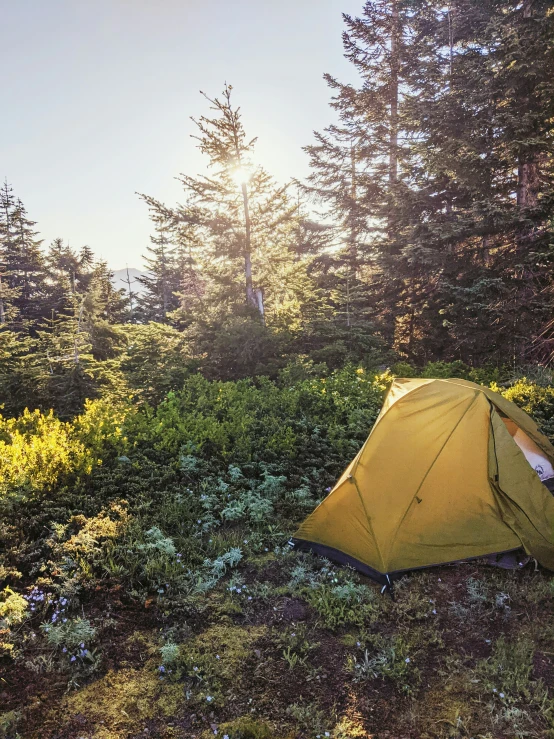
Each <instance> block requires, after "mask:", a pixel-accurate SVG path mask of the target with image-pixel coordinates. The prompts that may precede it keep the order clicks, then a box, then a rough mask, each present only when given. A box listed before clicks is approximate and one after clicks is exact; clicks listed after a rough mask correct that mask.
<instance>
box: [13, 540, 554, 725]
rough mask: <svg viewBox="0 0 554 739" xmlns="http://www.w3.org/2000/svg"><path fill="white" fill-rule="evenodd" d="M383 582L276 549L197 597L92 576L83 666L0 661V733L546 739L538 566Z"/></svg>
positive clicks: (543, 609) (549, 717) (548, 599)
mask: <svg viewBox="0 0 554 739" xmlns="http://www.w3.org/2000/svg"><path fill="white" fill-rule="evenodd" d="M395 590H396V593H395V599H394V600H393V599H391V598H390V596H389V595H386V594H385V595H382V594H381V593H380V588H379V587H378V586H377V585H376V584H375V583H373V582H372V581H370V580H366V579H365V578H363V577H361V576H359V575H357V574H355V573H353V572H352V571H349V570H345V569H344V568H340V567H335V566H333V565H331V564H330V563H329V562H327V561H325V560H322V559H317V558H315V557H312V556H311V555H309V554H302V553H297V552H293V551H292V552H289V551H286V550H285V549H283V550H282V551H280V552H279V551H278V552H277V553H275V552H267V553H265V552H264V553H262V554H257V555H255V556H252V557H250V558H245V559H243V560H242V562H241V563H240V566H239V567H237V568H236V569H235V570H234V572H233V575H232V577H231V579H230V580H229V578H228V577H225V578H223V579H221V580H220V581H219V583H218V585H217V587H216V588H214V589H213V590H212V591H211V592H209V593H208V594H206V595H205V596H204V597H203V600H202V605H201V606H199V601H196V602H192V601H190V599H188V600H187V599H184V600H183V601H182V604H181V605H179V603H178V602H177V600H173V601H171V605H169V603H170V600H169V598H168V594H164V595H163V596H160V597H159V598H158V599H157V600H155V599H147V600H146V601H144V602H140V601H139V600H137V599H134V598H133V597H131V596H129V595H128V594H126V592H125V590H124V589H122V588H121V587H120V586H119V585H117V584H113V585H111V586H109V587H108V586H107V587H102V588H100V587H99V586H97V588H96V589H93V590H91V592H90V593H89V594H88V595H87V598H86V600H85V601H83V609H84V610H83V613H84V611H85V610H86V613H87V617H88V619H89V620H90V621H91V623H93V624H95V626H96V627H97V629H98V634H99V637H98V640H97V647H96V650H95V660H96V662H95V665H94V667H95V669H94V672H93V673H92V674H91V675H89V676H88V677H86V678H84V679H83V680H80V679H78V678H77V679H76V678H72V679H71V680H69V682H68V674H67V672H64V671H63V670H62V671H60V670H59V669H56V668H55V665H54V664H53V663H52V664H48V660H46V659H45V658H43V659H42V661H40V660H39V659H38V658H37V659H35V660H34V661H33V660H30V661H29V660H28V661H27V662H26V663H25V664H24V665H22V664H21V663H18V664H15V665H14V664H11V666H9V665H8V664H7V663H6V665H5V667H6V669H5V670H4V671H3V672H2V673H0V674H1V677H0V703H1V705H2V711H3V713H2V712H1V711H0V714H1V715H0V736H5V737H21V739H85V738H86V739H124V738H125V739H127V738H128V739H130V738H131V737H134V738H138V737H149V738H154V737H156V738H158V739H162V738H163V739H169V738H170V737H171V738H172V739H180V738H183V739H184V738H185V737H187V738H189V737H190V738H191V739H193V738H196V739H207V737H211V736H219V737H228V738H229V739H264V738H269V737H276V738H277V737H281V738H283V739H285V738H286V739H293V738H294V737H299V738H300V737H302V738H307V739H312V738H313V739H315V738H316V737H321V738H323V737H334V738H335V739H347V738H350V737H352V739H355V738H361V737H383V738H384V737H389V738H394V739H400V738H403V737H406V738H408V737H410V738H412V737H413V738H414V739H415V738H421V739H427V738H429V739H431V738H435V737H450V738H451V739H454V738H460V739H461V738H462V737H474V738H475V739H477V737H479V738H484V737H487V739H512V737H547V736H554V701H553V700H552V697H551V695H552V694H551V692H550V688H551V686H552V685H553V683H554V618H553V617H554V603H553V597H552V596H553V593H554V580H553V579H552V577H551V576H550V575H549V574H547V573H545V572H544V571H541V570H535V568H534V565H533V563H531V564H529V565H527V566H526V567H525V568H524V569H523V570H520V571H515V572H514V571H505V570H500V569H496V568H492V567H489V566H487V565H486V564H484V563H479V562H477V563H476V562H468V563H463V564H459V565H455V566H448V567H437V568H433V569H429V570H427V571H425V572H420V573H418V574H414V575H411V576H407V577H405V578H404V579H403V580H401V581H400V582H399V583H397V585H396V588H395ZM349 593H350V595H349ZM164 643H165V645H166V647H165V651H164V650H163V649H160V648H161V646H163V644H164Z"/></svg>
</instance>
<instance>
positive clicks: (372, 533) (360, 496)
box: [350, 472, 385, 569]
mask: <svg viewBox="0 0 554 739" xmlns="http://www.w3.org/2000/svg"><path fill="white" fill-rule="evenodd" d="M350 477H351V478H352V482H353V483H354V487H355V488H356V491H357V492H358V497H359V498H360V503H361V504H362V508H363V510H364V513H365V517H366V519H367V525H368V528H369V533H370V534H371V536H372V537H373V542H374V544H375V548H376V549H377V554H378V555H379V559H380V560H381V565H382V566H383V569H385V560H384V559H383V554H382V552H381V547H380V546H379V542H378V541H377V537H376V536H375V532H374V531H373V525H372V523H371V517H370V515H369V513H368V512H367V508H366V507H365V503H364V499H363V497H362V492H361V490H360V488H359V486H358V481H357V480H356V478H355V477H354V474H353V472H352V474H351V475H350Z"/></svg>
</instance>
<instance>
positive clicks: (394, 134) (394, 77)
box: [389, 0, 400, 185]
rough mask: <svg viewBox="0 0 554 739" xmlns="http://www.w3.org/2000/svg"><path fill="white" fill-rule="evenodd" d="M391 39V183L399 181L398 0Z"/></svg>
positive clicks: (393, 2)
mask: <svg viewBox="0 0 554 739" xmlns="http://www.w3.org/2000/svg"><path fill="white" fill-rule="evenodd" d="M391 11H392V14H391V37H390V139H389V147H390V148H389V183H390V184H391V185H393V184H394V183H395V182H397V180H398V73H399V58H398V55H399V48H398V47H399V35H400V33H399V32H400V29H399V15H398V3H397V0H392V9H391Z"/></svg>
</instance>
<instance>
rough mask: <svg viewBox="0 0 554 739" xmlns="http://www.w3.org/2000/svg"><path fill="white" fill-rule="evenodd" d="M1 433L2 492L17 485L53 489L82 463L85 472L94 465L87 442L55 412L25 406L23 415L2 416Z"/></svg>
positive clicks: (15, 488)
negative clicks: (87, 448)
mask: <svg viewBox="0 0 554 739" xmlns="http://www.w3.org/2000/svg"><path fill="white" fill-rule="evenodd" d="M0 434H1V436H2V437H3V438H2V440H1V441H0V493H2V494H4V495H6V494H9V493H11V492H14V491H15V490H17V489H20V490H21V489H23V490H27V491H32V492H38V491H43V490H47V489H51V488H53V487H54V486H55V485H56V484H57V483H58V482H59V480H60V478H62V477H63V476H64V475H66V474H68V473H69V472H71V471H73V470H74V469H76V468H77V467H78V466H80V467H82V468H84V469H83V471H84V472H87V471H90V469H91V467H92V465H91V464H90V462H89V461H88V455H87V453H86V450H85V446H84V445H83V444H82V442H80V441H78V440H76V439H74V438H73V436H72V433H71V425H70V424H69V423H64V422H63V421H59V420H58V419H57V418H55V417H54V415H53V413H52V412H50V413H48V414H46V415H44V414H42V413H41V412H40V411H38V410H37V411H29V410H25V411H24V413H23V415H22V416H20V417H19V418H9V419H6V418H1V419H0ZM85 460H86V461H85Z"/></svg>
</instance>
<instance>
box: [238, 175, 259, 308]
mask: <svg viewBox="0 0 554 739" xmlns="http://www.w3.org/2000/svg"><path fill="white" fill-rule="evenodd" d="M241 189H242V201H243V205H244V230H245V238H244V280H245V285H246V303H247V305H251V306H253V307H254V308H256V309H257V310H258V312H259V313H260V315H261V314H262V311H261V310H260V306H259V305H258V301H257V300H256V297H255V295H254V289H253V287H252V237H251V226H250V210H249V208H248V190H247V189H246V182H243V183H242V185H241Z"/></svg>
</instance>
